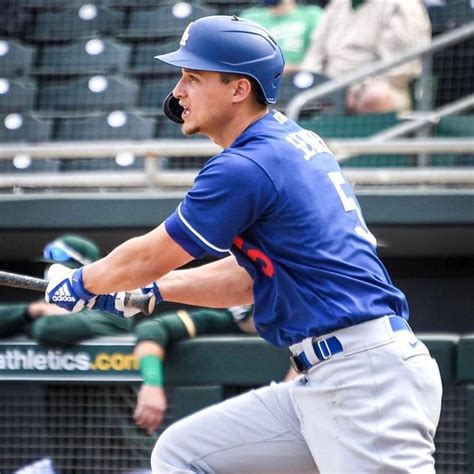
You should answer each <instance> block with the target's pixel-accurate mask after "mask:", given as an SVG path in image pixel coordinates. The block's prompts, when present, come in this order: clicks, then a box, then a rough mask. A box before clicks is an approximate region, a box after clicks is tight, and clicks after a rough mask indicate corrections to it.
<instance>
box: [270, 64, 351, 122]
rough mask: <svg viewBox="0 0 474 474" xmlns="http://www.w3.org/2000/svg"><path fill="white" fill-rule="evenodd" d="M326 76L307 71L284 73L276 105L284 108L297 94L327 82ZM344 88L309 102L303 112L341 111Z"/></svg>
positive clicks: (343, 101)
mask: <svg viewBox="0 0 474 474" xmlns="http://www.w3.org/2000/svg"><path fill="white" fill-rule="evenodd" d="M328 80H329V79H328V77H326V76H324V75H322V74H313V73H311V72H307V71H301V72H294V73H290V74H285V75H284V76H283V78H282V81H281V85H280V90H279V92H278V100H277V107H278V108H279V109H282V110H284V109H285V108H286V106H287V105H288V102H289V101H290V100H291V99H292V98H293V97H294V96H295V95H297V94H299V93H301V92H304V91H305V90H308V89H311V88H313V87H316V86H318V85H320V84H323V83H325V82H327V81H328ZM345 97H346V89H341V90H339V91H337V92H334V93H332V94H330V95H328V96H327V97H323V98H321V99H316V100H315V101H312V102H309V103H308V104H306V105H305V106H304V108H303V110H302V111H303V112H305V111H306V112H309V111H313V112H314V111H318V112H331V113H343V112H344V110H345Z"/></svg>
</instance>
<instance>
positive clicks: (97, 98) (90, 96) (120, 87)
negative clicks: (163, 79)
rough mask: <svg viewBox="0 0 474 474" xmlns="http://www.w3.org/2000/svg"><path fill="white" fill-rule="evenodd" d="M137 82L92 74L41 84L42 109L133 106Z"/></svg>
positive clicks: (136, 95) (111, 108)
mask: <svg viewBox="0 0 474 474" xmlns="http://www.w3.org/2000/svg"><path fill="white" fill-rule="evenodd" d="M137 98H138V85H137V84H136V83H135V82H133V81H131V80H129V79H124V78H122V77H114V76H109V77H107V76H93V77H86V78H82V79H78V80H74V81H68V82H65V83H62V84H52V85H44V86H43V87H42V88H41V89H40V91H39V109H40V110H42V111H65V112H71V111H72V112H79V111H92V110H99V111H107V110H121V109H128V108H130V107H133V106H134V105H135V104H136V102H137Z"/></svg>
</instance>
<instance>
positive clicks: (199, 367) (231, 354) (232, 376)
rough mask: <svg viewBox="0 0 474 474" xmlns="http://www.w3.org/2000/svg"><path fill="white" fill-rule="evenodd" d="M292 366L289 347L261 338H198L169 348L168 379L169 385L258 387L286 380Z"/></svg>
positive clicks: (167, 358)
mask: <svg viewBox="0 0 474 474" xmlns="http://www.w3.org/2000/svg"><path fill="white" fill-rule="evenodd" d="M288 367H289V352H288V349H278V348H276V347H273V346H271V345H270V344H269V343H267V342H265V341H264V340H263V339H260V338H259V337H256V336H219V337H216V336H214V337H198V338H196V339H192V340H188V341H183V342H180V343H178V344H176V345H175V346H173V347H172V348H171V349H170V350H169V352H168V355H167V357H166V362H165V380H166V383H167V384H169V385H180V384H185V385H192V384H197V385H208V384H219V385H234V386H254V385H263V384H267V383H269V382H270V381H272V380H282V379H283V378H284V376H285V374H286V371H287V370H288Z"/></svg>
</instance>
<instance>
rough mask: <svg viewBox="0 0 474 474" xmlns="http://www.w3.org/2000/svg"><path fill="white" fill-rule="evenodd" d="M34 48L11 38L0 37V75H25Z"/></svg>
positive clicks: (34, 50)
mask: <svg viewBox="0 0 474 474" xmlns="http://www.w3.org/2000/svg"><path fill="white" fill-rule="evenodd" d="M35 54H36V49H35V48H34V47H31V46H26V45H24V44H21V43H19V42H18V41H15V40H11V39H0V77H18V76H27V75H28V74H29V72H30V70H31V66H32V64H33V62H34V58H35Z"/></svg>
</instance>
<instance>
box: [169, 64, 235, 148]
mask: <svg viewBox="0 0 474 474" xmlns="http://www.w3.org/2000/svg"><path fill="white" fill-rule="evenodd" d="M233 90H234V89H233V85H232V83H227V84H226V83H224V82H222V80H221V76H220V74H219V73H217V72H211V71H194V70H190V69H183V71H182V77H181V79H180V80H179V82H178V84H176V87H175V88H174V90H173V95H174V96H175V97H176V98H177V99H179V103H180V105H181V106H182V107H184V112H183V114H182V116H181V118H182V119H183V120H184V123H183V125H182V127H181V130H182V132H183V134H184V135H193V134H195V133H202V134H204V135H207V136H209V137H211V138H213V137H214V138H215V137H217V136H219V134H220V131H221V130H222V129H223V128H224V127H225V124H226V123H227V120H228V119H229V118H230V114H231V113H232V107H231V105H232V94H233ZM214 141H216V140H214Z"/></svg>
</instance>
